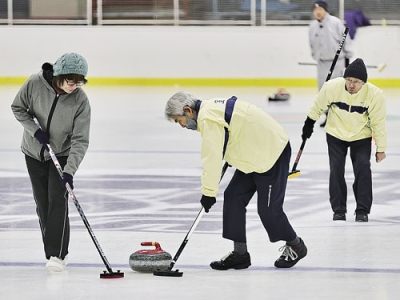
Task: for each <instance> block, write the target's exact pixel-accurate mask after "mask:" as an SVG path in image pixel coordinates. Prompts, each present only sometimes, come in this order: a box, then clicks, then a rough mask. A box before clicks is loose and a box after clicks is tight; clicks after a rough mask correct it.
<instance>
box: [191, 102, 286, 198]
mask: <svg viewBox="0 0 400 300" xmlns="http://www.w3.org/2000/svg"><path fill="white" fill-rule="evenodd" d="M226 102H227V99H210V100H205V101H202V103H201V106H200V110H199V112H198V118H197V130H198V131H199V132H200V133H201V136H202V145H201V159H202V165H203V174H202V178H201V181H202V193H203V194H204V195H206V196H209V197H215V196H216V195H217V193H218V187H219V181H220V177H221V169H222V159H223V157H222V156H223V153H222V152H223V147H224V141H225V129H224V128H225V127H227V128H228V131H229V140H228V144H227V147H226V152H225V161H226V162H228V163H229V164H230V165H231V166H233V167H235V168H236V169H238V170H240V171H242V172H244V173H246V174H247V173H251V172H257V173H264V172H266V171H268V170H269V169H270V168H271V167H272V166H273V165H274V164H275V162H276V161H277V160H278V158H279V156H280V155H281V153H282V151H283V150H284V148H285V147H286V145H287V143H288V141H289V137H288V134H287V133H286V131H285V129H284V128H283V127H282V126H281V125H280V124H279V123H278V122H277V121H276V120H274V119H273V118H272V117H271V116H270V115H268V114H267V113H266V112H265V111H263V110H262V109H260V108H258V107H256V106H255V105H253V104H250V103H248V102H245V101H240V100H237V101H236V103H235V107H234V109H233V113H232V119H231V121H230V124H229V125H228V124H227V123H226V122H225V118H224V116H225V107H226ZM288 171H289V170H288Z"/></svg>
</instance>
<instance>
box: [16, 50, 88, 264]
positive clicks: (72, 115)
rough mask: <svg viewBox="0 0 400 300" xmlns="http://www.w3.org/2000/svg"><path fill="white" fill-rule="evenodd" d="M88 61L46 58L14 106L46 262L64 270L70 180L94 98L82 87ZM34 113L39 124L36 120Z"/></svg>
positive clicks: (81, 152)
mask: <svg viewBox="0 0 400 300" xmlns="http://www.w3.org/2000/svg"><path fill="white" fill-rule="evenodd" d="M87 72H88V65H87V62H86V60H85V58H83V57H82V56H81V55H79V54H77V53H66V54H64V55H62V56H61V57H60V58H58V59H57V61H56V62H55V63H54V65H52V64H50V63H44V64H43V66H42V70H41V71H40V72H39V73H38V74H34V75H32V76H30V78H29V79H28V80H27V81H26V82H25V83H24V84H23V86H22V87H21V89H20V90H19V92H18V94H17V95H16V97H15V99H14V101H13V103H12V105H11V109H12V111H13V113H14V115H15V117H16V119H17V120H18V121H19V122H20V123H21V125H22V126H23V127H24V132H23V137H22V144H21V150H22V152H23V153H24V154H25V160H26V166H27V169H28V173H29V177H30V180H31V184H32V190H33V196H34V199H35V202H36V211H37V214H38V217H39V224H40V229H41V231H42V239H43V244H44V252H45V255H46V259H47V260H48V262H47V264H46V268H47V269H48V270H49V271H53V272H62V271H63V270H64V268H65V265H66V262H67V259H66V256H67V254H68V246H69V235H70V227H69V218H68V192H67V190H66V188H65V186H66V183H68V184H69V185H70V186H71V188H73V176H74V175H75V172H76V171H77V169H78V167H79V165H80V163H81V161H82V159H83V157H84V156H85V154H86V151H87V148H88V146H89V129H90V114H91V112H90V104H89V99H88V97H87V95H86V93H85V92H84V90H83V89H81V88H80V87H81V86H82V85H84V84H85V83H87V80H86V76H87ZM34 118H36V119H37V120H38V122H39V124H40V125H41V128H38V126H37V125H36V124H35V122H34V120H33V119H34ZM47 144H50V146H51V148H52V149H53V151H54V153H55V154H56V156H57V158H58V161H59V163H60V165H61V167H62V168H63V171H64V172H63V176H62V178H61V177H60V175H59V173H58V171H57V169H56V167H55V166H54V163H53V162H52V159H51V157H50V155H49V153H48V151H47V150H48V147H47Z"/></svg>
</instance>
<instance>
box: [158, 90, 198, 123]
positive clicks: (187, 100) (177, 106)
mask: <svg viewBox="0 0 400 300" xmlns="http://www.w3.org/2000/svg"><path fill="white" fill-rule="evenodd" d="M197 100H198V99H197V98H196V97H195V96H193V95H192V94H189V93H188V92H184V91H180V92H178V93H176V94H174V95H173V96H172V97H171V98H169V100H168V102H167V104H166V105H165V117H166V118H167V120H169V121H173V118H174V117H176V116H183V115H184V112H183V108H184V107H185V106H189V107H190V108H192V109H195V106H196V102H197Z"/></svg>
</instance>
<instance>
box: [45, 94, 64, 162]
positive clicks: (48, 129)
mask: <svg viewBox="0 0 400 300" xmlns="http://www.w3.org/2000/svg"><path fill="white" fill-rule="evenodd" d="M59 98H60V95H59V94H56V97H55V99H54V101H53V105H52V106H51V109H50V113H49V116H48V118H47V126H46V128H47V132H48V133H49V137H50V123H51V119H52V118H53V114H54V110H55V109H56V105H57V103H58V99H59ZM44 151H45V148H44V146H43V147H42V149H41V150H40V159H41V161H42V162H44Z"/></svg>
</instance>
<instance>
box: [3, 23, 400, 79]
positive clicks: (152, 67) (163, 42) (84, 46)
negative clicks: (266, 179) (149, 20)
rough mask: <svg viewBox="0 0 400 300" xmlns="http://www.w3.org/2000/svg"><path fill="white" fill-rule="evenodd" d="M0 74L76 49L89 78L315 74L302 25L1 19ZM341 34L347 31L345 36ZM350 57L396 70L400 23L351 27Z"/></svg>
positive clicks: (24, 70) (388, 72)
mask: <svg viewBox="0 0 400 300" xmlns="http://www.w3.org/2000/svg"><path fill="white" fill-rule="evenodd" d="M0 38H1V55H0V77H24V76H29V75H30V74H32V73H36V72H37V71H38V70H40V67H41V64H42V63H43V62H46V61H48V62H54V61H55V60H56V59H57V58H58V57H59V56H60V55H62V54H63V53H65V52H72V51H73V52H79V53H81V54H82V55H83V56H84V57H86V59H87V60H88V63H89V75H88V77H89V78H90V77H91V78H238V79H245V78H267V79H268V78H272V79H280V78H282V79H285V78H310V79H315V77H316V69H315V67H313V66H300V65H298V62H313V61H312V58H311V55H310V51H309V45H308V27H307V26H267V27H230V26H227V27H211V26H209V27H208V26H203V27H199V26H193V27H174V26H1V27H0ZM347 39H350V37H349V36H348V37H347ZM353 43H354V49H355V52H356V57H361V58H363V59H364V61H365V63H366V64H367V65H379V64H381V63H387V67H386V69H385V70H384V71H383V72H381V73H379V72H378V71H377V70H376V69H369V77H370V78H382V79H383V78H390V79H398V78H400V75H399V70H400V59H399V57H400V27H399V26H385V27H384V26H368V27H363V28H359V29H358V30H357V33H356V37H355V39H354V40H353Z"/></svg>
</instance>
